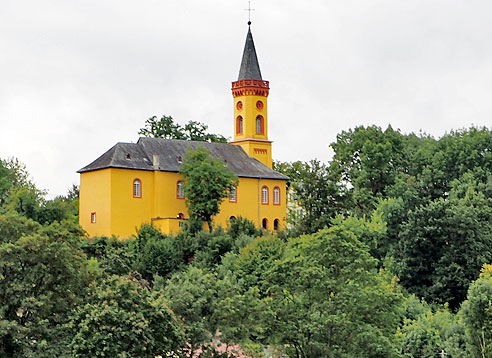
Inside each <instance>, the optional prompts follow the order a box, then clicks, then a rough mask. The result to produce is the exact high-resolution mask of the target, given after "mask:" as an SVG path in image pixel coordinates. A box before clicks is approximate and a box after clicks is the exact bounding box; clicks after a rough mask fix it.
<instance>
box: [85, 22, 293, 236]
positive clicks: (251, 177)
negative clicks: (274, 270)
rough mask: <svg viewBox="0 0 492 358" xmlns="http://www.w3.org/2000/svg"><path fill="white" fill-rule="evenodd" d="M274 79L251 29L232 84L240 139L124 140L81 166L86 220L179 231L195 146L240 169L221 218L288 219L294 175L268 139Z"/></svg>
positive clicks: (269, 224)
mask: <svg viewBox="0 0 492 358" xmlns="http://www.w3.org/2000/svg"><path fill="white" fill-rule="evenodd" d="M268 94H269V82H268V81H264V80H263V79H262V76H261V72H260V66H259V63H258V58H257V55H256V50H255V46H254V42H253V36H252V34H251V29H250V28H248V34H247V36H246V44H245V46H244V52H243V57H242V61H241V67H240V70H239V77H238V80H237V81H235V82H233V83H232V95H233V97H234V140H232V141H231V142H230V143H229V144H225V143H208V142H197V141H184V140H176V139H163V138H140V139H139V140H138V142H137V143H117V144H116V145H114V146H113V147H112V148H111V149H109V150H108V151H107V152H106V153H104V154H103V155H101V156H100V157H99V158H98V159H96V160H95V161H94V162H92V163H91V164H89V165H87V166H85V167H84V168H82V169H80V170H79V171H78V172H79V173H80V208H79V222H80V225H81V226H82V228H83V229H85V230H86V231H87V233H88V234H89V235H90V236H102V235H105V236H109V235H117V236H123V237H126V236H130V235H132V234H135V233H136V230H137V229H138V228H139V227H140V226H141V225H142V224H144V223H152V224H153V225H154V226H155V227H157V228H158V229H160V230H161V231H162V232H163V233H166V234H169V233H176V232H178V231H179V230H180V228H181V227H182V226H183V223H184V222H185V220H187V218H188V212H187V209H186V204H185V196H184V192H183V178H182V176H181V175H180V174H179V168H180V165H181V163H182V161H183V158H184V157H185V153H186V152H187V151H188V150H194V149H196V148H197V147H199V146H202V147H205V148H207V149H208V151H209V152H210V153H211V155H212V156H213V157H215V158H221V159H222V160H223V161H224V163H225V164H227V165H228V166H229V168H230V169H231V170H232V171H233V172H234V173H235V174H236V175H237V176H238V178H239V184H238V185H237V187H236V188H235V190H232V191H231V192H230V193H229V197H228V198H227V199H225V200H224V201H223V202H222V204H221V206H220V213H219V214H217V215H216V216H215V217H214V218H213V222H214V225H222V226H223V227H226V226H227V225H228V224H229V222H230V220H233V219H235V218H237V217H238V216H242V217H245V218H248V219H249V220H251V221H253V222H254V223H255V224H256V225H257V226H258V227H263V228H264V229H267V230H272V231H273V230H279V229H283V228H285V226H286V210H287V209H286V203H287V200H286V199H287V198H286V195H287V193H286V182H287V179H288V178H287V177H286V176H285V175H282V174H280V173H278V172H276V171H274V170H273V169H272V142H271V141H270V140H269V139H268V115H267V108H268V106H267V98H268Z"/></svg>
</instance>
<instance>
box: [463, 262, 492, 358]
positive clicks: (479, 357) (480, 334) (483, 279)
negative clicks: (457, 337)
mask: <svg viewBox="0 0 492 358" xmlns="http://www.w3.org/2000/svg"><path fill="white" fill-rule="evenodd" d="M491 297H492V265H484V267H483V268H482V272H481V274H480V277H479V278H478V279H477V280H476V281H474V282H473V283H472V284H471V285H470V288H469V290H468V295H467V300H466V301H465V302H464V303H463V306H462V308H461V316H462V317H463V321H464V323H465V326H466V335H467V344H468V347H469V348H470V351H471V353H472V354H471V356H472V357H473V358H490V357H492V300H491Z"/></svg>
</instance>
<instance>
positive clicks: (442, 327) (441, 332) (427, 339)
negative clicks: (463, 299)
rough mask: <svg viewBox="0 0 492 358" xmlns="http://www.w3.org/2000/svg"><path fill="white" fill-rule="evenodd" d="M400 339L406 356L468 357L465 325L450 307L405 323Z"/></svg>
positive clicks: (427, 310) (399, 335)
mask: <svg viewBox="0 0 492 358" xmlns="http://www.w3.org/2000/svg"><path fill="white" fill-rule="evenodd" d="M396 339H397V342H398V344H399V345H400V347H401V348H400V349H401V353H402V355H403V356H404V357H415V358H417V357H422V358H433V357H439V356H440V354H442V355H444V356H450V357H468V354H467V352H466V346H465V333H464V326H463V323H462V322H461V321H460V320H459V319H458V317H457V316H456V315H455V314H453V313H451V312H450V311H449V310H448V309H447V308H446V307H443V308H439V309H437V310H436V311H435V312H433V311H432V310H431V309H430V308H429V307H427V308H426V309H425V311H424V312H422V313H421V314H420V315H419V316H418V317H417V318H415V319H407V320H405V323H404V325H403V327H402V328H401V329H399V330H398V332H397V334H396Z"/></svg>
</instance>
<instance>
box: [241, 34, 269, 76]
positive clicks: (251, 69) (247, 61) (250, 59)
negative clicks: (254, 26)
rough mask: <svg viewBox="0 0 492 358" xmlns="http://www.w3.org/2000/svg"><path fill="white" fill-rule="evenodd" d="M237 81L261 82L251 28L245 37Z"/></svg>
mask: <svg viewBox="0 0 492 358" xmlns="http://www.w3.org/2000/svg"><path fill="white" fill-rule="evenodd" d="M237 80H238V81H241V80H263V79H262V78H261V71H260V64H259V63H258V57H257V56H256V50H255V44H254V42H253V35H252V34H251V28H248V35H246V43H245V44H244V51H243V59H242V61H241V68H240V69H239V78H238V79H237Z"/></svg>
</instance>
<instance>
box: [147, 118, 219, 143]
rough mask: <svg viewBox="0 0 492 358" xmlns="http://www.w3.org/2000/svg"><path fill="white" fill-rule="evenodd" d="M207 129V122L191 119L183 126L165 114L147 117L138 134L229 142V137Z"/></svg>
mask: <svg viewBox="0 0 492 358" xmlns="http://www.w3.org/2000/svg"><path fill="white" fill-rule="evenodd" d="M207 129H208V126H207V125H206V124H203V123H200V122H196V121H189V122H188V123H187V124H185V125H184V126H181V125H180V124H179V123H176V122H175V121H174V119H173V117H171V116H166V115H163V116H162V117H161V118H157V117H156V116H152V117H150V118H149V119H147V120H146V121H145V126H144V127H143V128H141V129H140V130H139V132H138V134H140V135H143V136H145V137H153V138H166V139H184V140H194V141H203V142H217V143H227V138H225V137H224V136H222V135H220V134H213V133H208V132H207Z"/></svg>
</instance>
